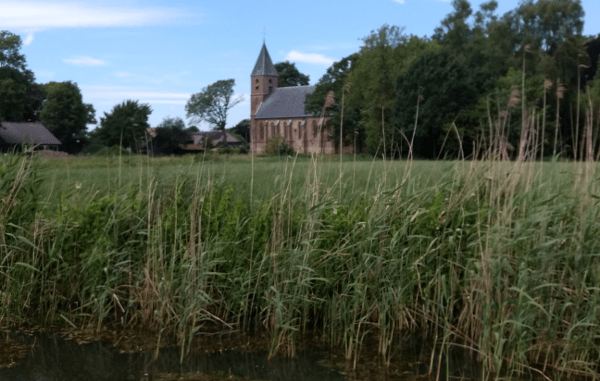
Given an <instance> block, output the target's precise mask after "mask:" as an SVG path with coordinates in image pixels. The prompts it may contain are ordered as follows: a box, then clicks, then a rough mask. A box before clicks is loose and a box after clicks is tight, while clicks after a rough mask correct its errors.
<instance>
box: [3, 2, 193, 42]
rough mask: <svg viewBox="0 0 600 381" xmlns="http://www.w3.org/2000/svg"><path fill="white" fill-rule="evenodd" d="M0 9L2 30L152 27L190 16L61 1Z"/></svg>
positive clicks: (170, 11)
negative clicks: (0, 10)
mask: <svg viewBox="0 0 600 381" xmlns="http://www.w3.org/2000/svg"><path fill="white" fill-rule="evenodd" d="M0 9H2V12H0V25H2V28H5V29H24V30H28V31H36V30H43V29H51V28H86V27H117V26H119V27H121V26H144V25H155V24H160V23H165V22H167V21H170V20H174V19H177V20H178V21H181V19H182V18H187V17H191V16H192V14H191V13H190V12H183V11H179V10H175V9H172V8H165V7H139V8H133V7H110V6H99V5H93V4H87V3H83V2H77V1H60V0H54V1H52V0H51V1H44V2H41V1H28V0H24V1H20V2H15V1H3V0H0ZM196 17H197V16H196ZM30 36H31V35H30ZM31 38H33V37H31ZM28 39H29V36H28Z"/></svg>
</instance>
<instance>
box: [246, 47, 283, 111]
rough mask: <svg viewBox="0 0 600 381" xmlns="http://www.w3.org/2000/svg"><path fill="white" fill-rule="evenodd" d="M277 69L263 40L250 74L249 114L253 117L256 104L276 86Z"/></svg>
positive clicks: (256, 108) (258, 104) (256, 107)
mask: <svg viewBox="0 0 600 381" xmlns="http://www.w3.org/2000/svg"><path fill="white" fill-rule="evenodd" d="M278 76H279V74H277V70H275V66H274V65H273V61H271V57H270V56H269V52H268V51H267V46H266V45H265V43H264V42H263V46H262V49H261V50H260V54H259V55H258V59H257V60H256V64H255V65H254V70H252V74H250V81H251V83H252V85H251V86H252V89H251V90H252V91H251V94H252V95H251V98H252V101H251V104H252V105H251V106H250V107H251V108H250V116H251V118H252V119H254V115H255V114H256V110H258V106H260V104H261V103H262V102H263V101H264V100H265V99H267V97H268V96H269V95H270V94H271V93H272V92H273V91H274V90H275V89H276V88H277V78H278Z"/></svg>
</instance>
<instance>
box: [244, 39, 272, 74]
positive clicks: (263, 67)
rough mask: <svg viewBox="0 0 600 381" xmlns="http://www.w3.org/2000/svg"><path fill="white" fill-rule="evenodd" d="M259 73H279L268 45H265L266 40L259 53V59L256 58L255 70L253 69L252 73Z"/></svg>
mask: <svg viewBox="0 0 600 381" xmlns="http://www.w3.org/2000/svg"><path fill="white" fill-rule="evenodd" d="M258 75H273V76H278V75H279V74H277V70H276V69H275V66H273V61H271V56H269V51H268V50H267V45H265V43H264V42H263V46H262V49H261V50H260V54H259V55H258V59H257V60H256V64H255V65H254V70H252V74H250V76H251V77H254V76H258Z"/></svg>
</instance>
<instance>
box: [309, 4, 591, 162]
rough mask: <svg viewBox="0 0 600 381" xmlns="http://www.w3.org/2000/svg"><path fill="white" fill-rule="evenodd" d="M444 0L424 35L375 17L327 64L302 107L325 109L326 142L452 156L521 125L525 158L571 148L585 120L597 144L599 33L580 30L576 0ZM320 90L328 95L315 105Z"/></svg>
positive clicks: (571, 152) (387, 152)
mask: <svg viewBox="0 0 600 381" xmlns="http://www.w3.org/2000/svg"><path fill="white" fill-rule="evenodd" d="M452 6H453V10H452V11H451V12H450V13H449V14H448V15H447V16H446V17H445V18H444V19H443V20H442V21H441V23H440V25H439V26H438V27H437V28H436V29H435V31H434V33H433V35H432V36H430V37H418V36H414V35H409V34H406V33H405V31H404V29H403V28H401V27H398V26H390V25H383V26H382V27H380V28H379V29H377V30H374V31H372V32H371V33H370V34H369V35H368V36H366V37H364V38H363V39H362V46H361V48H360V50H359V51H358V52H356V53H354V54H351V55H349V56H348V57H345V58H343V59H342V60H340V61H338V62H335V63H334V64H333V65H332V66H331V67H330V68H328V69H327V72H326V74H325V75H324V76H323V77H322V78H321V79H320V80H319V82H318V83H317V87H316V91H315V92H314V93H313V94H312V95H311V96H309V97H308V98H307V101H306V107H307V108H308V110H310V111H312V112H314V113H316V114H320V113H322V112H325V113H326V114H327V115H328V116H330V117H331V119H330V121H329V123H328V127H329V133H330V138H331V139H333V140H335V142H336V146H337V145H338V144H339V141H340V139H342V140H343V142H344V143H345V144H347V145H354V146H355V147H356V149H357V151H359V152H368V153H371V154H374V155H380V156H387V157H407V156H410V155H412V156H413V157H422V158H440V157H452V158H456V157H459V156H461V155H463V156H465V157H466V156H469V155H471V156H481V155H482V154H483V153H484V152H486V149H487V150H489V148H490V147H492V146H493V145H494V144H500V143H502V146H503V147H505V148H506V147H507V148H508V151H509V152H508V156H516V155H518V154H519V150H520V149H522V146H523V145H524V144H525V142H524V141H523V134H524V131H525V132H527V133H529V135H528V136H529V138H528V140H527V141H526V143H527V144H529V145H530V146H531V144H532V143H531V141H535V142H536V143H535V151H536V157H537V158H539V157H541V155H542V152H543V155H544V156H548V155H552V154H561V155H563V156H569V157H575V158H577V157H581V150H582V142H583V139H584V136H583V133H584V132H583V131H584V129H583V128H582V126H583V124H584V123H588V122H589V123H593V125H594V132H593V144H594V145H595V146H596V147H597V146H598V145H599V144H600V142H599V141H598V130H599V129H598V120H600V115H599V114H600V107H599V106H600V76H596V75H595V74H596V72H597V62H598V55H599V53H600V37H598V36H596V37H595V36H583V35H582V30H583V17H584V10H583V8H582V6H581V3H580V1H579V0H562V1H554V0H537V1H534V0H524V1H522V2H521V3H520V5H519V6H518V7H517V8H515V9H513V10H511V11H509V12H507V13H505V14H504V15H499V14H497V7H498V3H497V2H496V1H495V0H492V1H488V2H486V3H483V4H481V5H480V7H479V9H478V10H474V9H473V8H472V7H471V5H470V3H469V2H468V1H467V0H453V2H452ZM330 91H333V92H334V94H335V99H336V103H335V104H334V105H332V106H330V107H328V108H327V109H325V110H324V109H323V104H324V102H325V99H326V97H327V94H328V93H329V92H330ZM586 112H587V114H586ZM590 112H591V113H592V114H590ZM586 115H587V116H586ZM542 121H543V122H542ZM524 124H527V125H528V126H529V127H531V126H534V127H535V128H533V129H532V128H525V129H524ZM542 124H543V125H542ZM490 130H493V131H494V133H491V132H490ZM498 131H500V132H498ZM534 134H535V137H533V135H534ZM542 136H543V139H542ZM534 138H535V139H534ZM499 139H502V140H501V142H500V143H498V141H499Z"/></svg>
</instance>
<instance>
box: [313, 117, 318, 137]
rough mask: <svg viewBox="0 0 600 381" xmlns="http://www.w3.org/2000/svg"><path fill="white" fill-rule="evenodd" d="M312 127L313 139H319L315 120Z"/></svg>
mask: <svg viewBox="0 0 600 381" xmlns="http://www.w3.org/2000/svg"><path fill="white" fill-rule="evenodd" d="M312 127H313V137H314V138H316V137H317V132H318V131H317V121H316V120H313V122H312Z"/></svg>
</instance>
